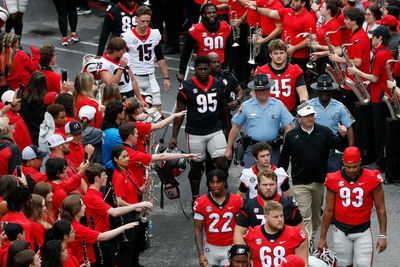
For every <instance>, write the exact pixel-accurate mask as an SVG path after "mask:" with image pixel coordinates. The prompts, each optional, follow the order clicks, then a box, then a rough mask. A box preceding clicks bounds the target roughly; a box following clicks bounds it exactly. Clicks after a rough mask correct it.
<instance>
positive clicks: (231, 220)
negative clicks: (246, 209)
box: [193, 193, 243, 246]
mask: <svg viewBox="0 0 400 267" xmlns="http://www.w3.org/2000/svg"><path fill="white" fill-rule="evenodd" d="M242 204H243V201H242V198H241V197H239V196H238V195H234V194H231V193H226V198H225V201H224V202H223V203H222V204H221V205H219V204H218V203H217V202H215V200H214V199H213V198H212V196H211V194H210V193H208V194H205V195H202V196H201V197H199V198H198V199H196V202H194V205H193V212H194V219H195V220H198V221H203V222H204V229H205V233H206V236H207V243H209V244H211V245H214V246H231V245H232V243H233V229H235V223H236V214H237V213H238V212H239V210H240V208H241V207H242Z"/></svg>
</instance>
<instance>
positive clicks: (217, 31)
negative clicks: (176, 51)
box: [179, 20, 231, 74]
mask: <svg viewBox="0 0 400 267" xmlns="http://www.w3.org/2000/svg"><path fill="white" fill-rule="evenodd" d="M230 34H231V26H230V25H229V24H228V23H227V22H226V21H218V20H217V21H216V22H215V27H214V29H210V28H207V26H206V25H205V24H204V23H202V22H201V23H198V24H195V25H193V26H192V27H191V28H190V29H189V34H188V35H187V37H186V40H185V43H184V45H183V50H182V54H181V59H180V64H179V73H181V74H184V73H185V71H186V67H187V64H188V61H189V59H190V54H191V52H192V49H193V47H194V46H195V45H196V44H197V45H198V51H197V55H199V56H207V55H208V54H209V53H210V52H215V53H217V54H218V55H219V56H220V58H221V63H223V62H224V61H225V48H226V47H227V46H228V45H229V41H228V38H229V35H230Z"/></svg>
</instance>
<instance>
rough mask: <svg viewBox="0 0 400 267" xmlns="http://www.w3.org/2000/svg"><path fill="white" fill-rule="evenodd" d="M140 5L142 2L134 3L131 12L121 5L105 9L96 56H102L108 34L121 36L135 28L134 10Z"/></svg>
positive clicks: (112, 5)
mask: <svg viewBox="0 0 400 267" xmlns="http://www.w3.org/2000/svg"><path fill="white" fill-rule="evenodd" d="M142 5H143V3H142V1H136V4H135V5H134V6H133V8H132V9H131V10H129V9H128V8H127V7H126V6H124V5H123V4H122V3H118V4H111V5H109V6H108V7H107V9H106V12H107V13H106V15H105V17H104V23H103V28H102V29H101V33H100V38H99V47H98V50H97V55H98V56H102V55H103V53H104V47H105V45H106V43H107V40H108V37H109V35H110V34H111V36H121V34H122V33H123V32H126V31H130V30H131V29H132V27H134V26H136V18H135V15H136V10H137V8H138V7H139V6H142Z"/></svg>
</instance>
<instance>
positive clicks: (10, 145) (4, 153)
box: [0, 117, 22, 175]
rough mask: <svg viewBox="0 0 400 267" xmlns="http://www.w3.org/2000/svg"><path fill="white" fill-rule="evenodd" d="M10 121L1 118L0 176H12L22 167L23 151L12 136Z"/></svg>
mask: <svg viewBox="0 0 400 267" xmlns="http://www.w3.org/2000/svg"><path fill="white" fill-rule="evenodd" d="M8 123H9V119H8V118H7V117H0V175H5V174H11V173H13V172H14V170H15V167H16V166H17V165H21V162H22V158H21V151H20V150H19V149H18V147H17V145H16V144H15V143H14V140H13V139H12V137H11V136H10V133H11V131H10V126H9V124H8Z"/></svg>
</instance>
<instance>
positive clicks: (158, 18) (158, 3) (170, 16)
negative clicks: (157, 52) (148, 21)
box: [150, 0, 183, 49]
mask: <svg viewBox="0 0 400 267" xmlns="http://www.w3.org/2000/svg"><path fill="white" fill-rule="evenodd" d="M150 3H151V9H152V10H153V16H151V18H152V22H153V27H154V28H157V29H158V30H159V31H160V33H161V34H162V33H163V32H164V26H163V23H164V21H165V30H166V31H165V33H166V34H167V45H168V46H170V47H173V48H176V49H178V48H179V34H180V32H181V30H182V29H181V28H182V27H181V26H182V18H183V1H182V0H150Z"/></svg>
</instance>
